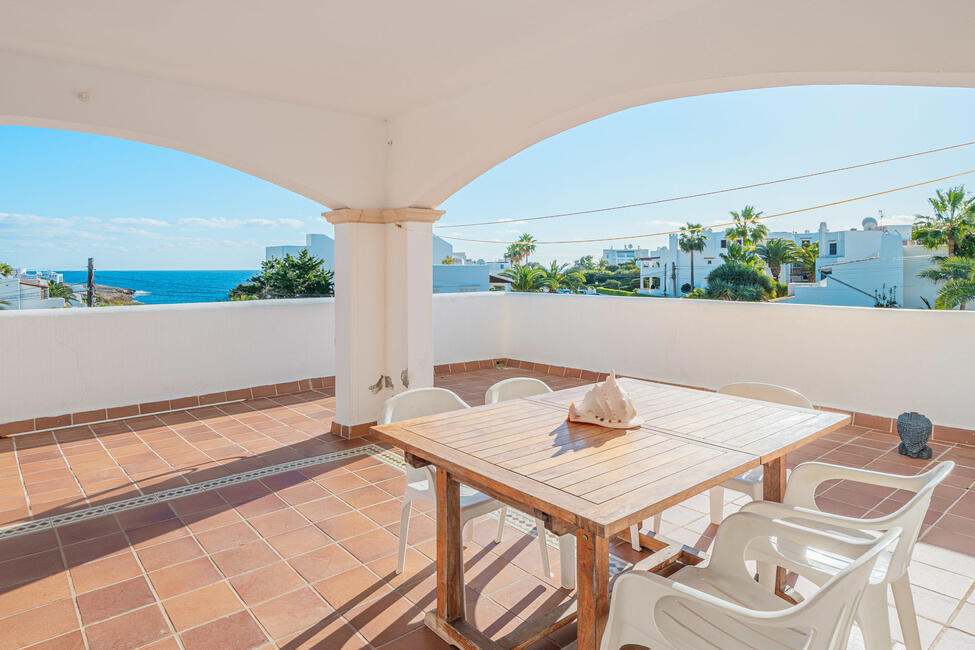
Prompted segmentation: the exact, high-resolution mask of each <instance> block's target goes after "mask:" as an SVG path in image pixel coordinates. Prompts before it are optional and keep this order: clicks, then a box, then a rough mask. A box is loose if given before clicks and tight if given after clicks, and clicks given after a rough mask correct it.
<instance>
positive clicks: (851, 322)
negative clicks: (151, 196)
mask: <svg viewBox="0 0 975 650" xmlns="http://www.w3.org/2000/svg"><path fill="white" fill-rule="evenodd" d="M334 323H335V314H334V301H333V300H332V299H327V298H323V299H306V300H275V301H253V302H240V303H213V304H185V305H154V306H136V307H104V308H98V309H91V310H88V309H79V308H75V309H59V310H29V311H4V312H0V423H2V422H10V421H16V420H20V419H27V418H33V417H43V416H51V415H59V414H63V413H75V412H80V411H86V410H89V409H95V408H104V407H112V406H125V405H130V404H138V403H143V402H152V401H156V400H164V399H173V398H178V397H183V396H189V395H203V394H208V393H213V392H220V391H226V390H232V389H236V388H245V387H250V386H261V385H265V384H274V383H281V382H289V381H293V380H296V379H303V378H306V377H322V376H329V375H332V374H334V372H335V353H334V338H335V332H334ZM433 329H434V348H435V363H437V364H446V363H455V362H461V361H472V360H480V359H491V358H500V357H508V358H514V359H524V360H528V361H535V362H539V363H547V364H552V365H557V366H567V367H574V368H583V369H587V370H596V371H607V370H609V369H610V368H614V369H616V370H617V371H618V372H620V373H622V374H626V375H632V376H637V377H645V378H649V379H658V380H661V381H667V382H672V383H678V384H686V385H692V386H700V387H704V388H718V387H720V386H721V385H723V384H725V383H728V382H733V381H762V382H770V383H775V384H781V385H785V386H789V387H792V388H795V389H796V390H799V391H800V392H802V393H804V394H805V395H807V396H808V397H809V398H810V399H811V400H812V401H813V402H815V403H816V404H821V405H824V406H832V407H835V408H841V409H847V410H852V411H859V412H861V413H870V414H876V415H882V416H886V417H893V416H896V415H898V414H899V413H901V412H904V411H908V410H915V411H919V412H922V413H925V414H926V415H928V416H929V417H930V418H931V419H932V420H934V422H936V423H937V424H942V425H946V426H956V427H963V428H969V429H970V428H975V409H973V408H972V407H971V404H969V402H968V393H970V392H971V386H973V385H975V344H973V343H975V314H972V313H962V312H940V311H926V310H924V311H922V310H905V309H873V308H858V307H825V306H815V305H791V304H785V303H776V304H768V303H730V302H718V301H707V300H673V299H663V298H629V297H614V296H571V295H543V294H518V293H501V292H491V293H471V294H441V295H436V296H434V300H433Z"/></svg>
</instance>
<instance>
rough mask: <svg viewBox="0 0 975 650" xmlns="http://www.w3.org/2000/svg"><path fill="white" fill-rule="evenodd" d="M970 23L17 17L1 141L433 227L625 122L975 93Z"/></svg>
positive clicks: (183, 6) (504, 16)
mask: <svg viewBox="0 0 975 650" xmlns="http://www.w3.org/2000/svg"><path fill="white" fill-rule="evenodd" d="M972 24H975V3H971V2H968V1H967V0H932V1H928V2H919V1H917V2H908V1H905V2H889V0H861V1H859V2H855V3H851V2H848V1H840V0H819V1H817V2H812V3H809V2H806V3H799V2H781V1H780V0H752V1H743V2H714V1H707V0H657V1H648V0H606V1H603V2H592V1H591V0H534V1H533V2H518V1H515V0H496V1H492V2H482V3H472V2H456V1H455V0H418V1H416V2H392V1H388V2H346V1H342V2H339V1H323V0H288V1H284V2H277V3H267V2H264V1H263V0H209V1H208V2H205V3H200V2H196V1H190V0H175V1H171V2H163V3H160V2H157V1H153V2H148V1H146V0H130V1H126V2H122V1H117V0H116V1H111V0H87V1H86V2H83V3H79V2H72V1H69V0H46V1H45V0H40V1H37V0H34V1H26V0H3V1H2V2H0V121H2V122H3V123H7V124H30V125H42V126H53V127H58V128H72V129H77V130H83V131H90V132H96V133H104V134H109V135H117V136H121V137H127V138H131V139H137V140H143V141H147V142H152V143H155V144H160V145H164V146H170V147H173V148H177V149H181V150H184V151H188V152H190V153H195V154H197V155H202V156H204V157H208V158H211V159H214V160H217V161H218V162H222V163H225V164H228V165H231V166H234V167H238V168H240V169H242V170H244V171H248V172H250V173H254V174H255V175H258V176H261V177H264V178H267V179H268V180H271V181H273V182H277V183H279V184H281V185H283V186H285V187H288V188H289V189H293V190H295V191H298V192H301V193H303V194H305V195H307V196H309V197H311V198H313V199H316V200H318V201H321V202H322V203H324V204H326V205H328V206H329V207H341V206H351V207H357V208H379V207H400V206H407V205H417V206H436V205H437V204H439V203H440V202H441V201H443V200H444V199H445V198H446V197H448V196H449V195H450V194H452V193H453V192H455V191H456V190H457V189H459V188H460V187H463V185H465V184H466V183H467V182H469V181H470V180H471V179H473V178H475V177H477V176H478V175H480V174H481V173H483V172H484V171H486V170H487V169H489V168H490V167H491V166H493V165H495V164H497V163H498V162H500V161H502V160H504V159H505V158H507V157H509V156H511V155H512V154H514V153H516V152H517V151H519V150H521V149H523V148H524V147H527V146H530V145H531V144H533V143H535V142H537V141H539V140H541V139H544V138H545V137H548V136H550V135H553V134H555V133H558V132H560V131H563V130H565V129H567V128H571V127H572V126H575V125H577V124H580V123H583V122H586V121H588V120H591V119H594V118H596V117H600V116H602V115H605V114H608V113H611V112H614V111H617V110H621V109H623V108H627V107H630V106H635V105H640V104H645V103H649V102H653V101H660V100H665V99H670V98H675V97H683V96H689V95H697V94H703V93H710V92H721V91H726V90H737V89H744V88H758V87H768V86H780V85H795V84H813V83H876V84H915V85H952V86H975V57H972V55H971V38H970V25H972ZM81 92H86V93H88V95H87V101H80V100H79V99H78V93H81ZM878 110H882V107H878Z"/></svg>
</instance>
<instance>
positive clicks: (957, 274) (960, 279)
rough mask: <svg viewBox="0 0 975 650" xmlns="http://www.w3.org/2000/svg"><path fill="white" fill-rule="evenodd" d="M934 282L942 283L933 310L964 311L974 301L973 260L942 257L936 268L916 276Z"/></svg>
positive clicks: (974, 262) (974, 273) (974, 269)
mask: <svg viewBox="0 0 975 650" xmlns="http://www.w3.org/2000/svg"><path fill="white" fill-rule="evenodd" d="M917 276H918V277H919V278H927V279H928V280H934V281H935V282H944V285H943V286H942V287H941V288H940V289H938V297H937V299H936V300H935V301H934V307H935V309H954V308H955V307H958V308H959V309H961V310H962V311H964V309H965V307H966V306H967V304H968V303H969V302H972V301H975V258H972V257H943V258H941V259H940V260H938V262H937V265H936V266H930V267H928V268H926V269H924V270H923V271H921V272H920V273H918V274H917Z"/></svg>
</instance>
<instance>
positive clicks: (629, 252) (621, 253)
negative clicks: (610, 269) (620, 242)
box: [601, 244, 649, 266]
mask: <svg viewBox="0 0 975 650" xmlns="http://www.w3.org/2000/svg"><path fill="white" fill-rule="evenodd" d="M648 254H649V253H648V251H647V249H646V248H637V247H635V246H634V245H633V244H627V245H626V246H624V247H623V248H614V247H612V246H611V247H609V248H604V249H603V256H602V258H601V259H602V260H604V261H605V262H606V264H611V265H615V266H620V265H622V264H631V263H634V262H636V260H638V259H641V258H645V257H647V255H648Z"/></svg>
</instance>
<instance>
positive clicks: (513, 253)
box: [504, 243, 524, 264]
mask: <svg viewBox="0 0 975 650" xmlns="http://www.w3.org/2000/svg"><path fill="white" fill-rule="evenodd" d="M504 256H505V258H506V259H509V260H511V263H512V264H521V260H522V258H523V257H524V253H523V252H522V250H521V246H519V245H518V244H516V243H515V244H508V249H507V250H506V251H505V252H504Z"/></svg>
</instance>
